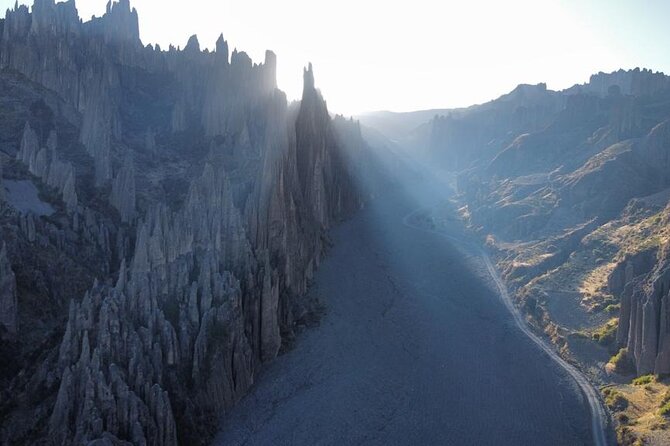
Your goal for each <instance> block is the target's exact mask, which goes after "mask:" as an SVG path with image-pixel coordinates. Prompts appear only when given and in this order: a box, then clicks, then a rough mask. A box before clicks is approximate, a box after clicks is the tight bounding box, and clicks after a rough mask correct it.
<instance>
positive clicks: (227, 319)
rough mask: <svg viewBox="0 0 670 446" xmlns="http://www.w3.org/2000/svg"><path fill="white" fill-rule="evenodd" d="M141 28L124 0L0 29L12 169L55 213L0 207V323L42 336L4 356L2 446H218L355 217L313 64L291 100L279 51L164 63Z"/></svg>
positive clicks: (68, 5) (53, 11) (221, 46)
mask: <svg viewBox="0 0 670 446" xmlns="http://www.w3.org/2000/svg"><path fill="white" fill-rule="evenodd" d="M138 30H139V28H138V16H137V13H136V11H135V10H134V9H131V7H130V4H129V2H128V1H127V0H121V1H119V2H115V3H112V2H110V3H109V4H108V7H107V10H106V13H105V15H104V16H102V17H99V18H93V19H92V20H90V21H88V22H82V21H80V20H79V18H78V16H77V12H76V9H75V7H74V2H73V1H68V2H65V3H55V2H54V0H39V1H36V2H35V5H34V7H33V9H32V12H30V11H29V10H28V8H26V7H25V6H17V7H16V8H14V9H13V10H10V11H8V13H7V16H6V18H5V20H4V21H3V22H2V39H1V41H0V65H1V66H2V68H3V69H4V71H3V72H2V73H1V74H0V89H2V88H4V89H2V91H3V92H4V94H8V95H14V96H16V97H15V98H14V99H15V101H17V102H18V103H20V104H26V106H25V107H24V108H20V109H18V110H15V111H13V112H12V113H8V115H7V116H8V117H9V118H10V119H9V120H8V127H9V128H11V129H12V135H13V136H14V141H15V143H14V144H13V145H9V146H8V147H7V149H6V154H7V155H9V157H8V159H9V160H10V163H9V165H8V167H7V169H6V172H5V176H11V178H12V181H16V183H17V184H18V185H19V186H21V187H23V186H25V185H26V184H28V183H30V184H34V185H35V187H37V189H38V191H39V197H40V200H46V201H47V202H48V203H49V204H50V205H51V206H52V207H53V209H54V210H55V212H54V213H53V214H52V215H50V216H48V218H47V216H39V215H36V214H35V213H32V212H30V211H20V210H18V209H16V208H14V207H13V206H12V205H11V204H10V203H5V202H1V203H0V206H2V210H3V213H2V219H1V221H0V222H1V223H2V225H1V228H2V236H3V240H6V243H7V244H8V247H9V248H10V249H8V252H10V253H11V255H6V254H5V250H4V249H3V251H2V253H3V254H2V256H0V273H1V275H0V280H2V283H3V284H5V282H7V283H10V282H12V281H13V280H15V282H16V287H15V291H14V292H13V294H7V293H5V294H6V295H5V294H1V295H0V297H1V301H2V303H3V313H2V314H3V320H2V321H1V322H2V324H4V325H5V326H6V327H10V328H11V330H9V329H8V331H12V330H13V331H14V332H16V327H17V325H16V323H15V322H14V321H15V320H16V319H17V318H18V320H19V322H20V323H19V324H18V334H19V336H20V335H22V334H23V335H25V334H26V332H22V330H23V327H25V326H34V327H38V329H36V331H35V336H29V337H26V340H25V341H21V342H17V343H16V344H12V346H10V347H11V348H9V347H8V349H7V350H5V349H4V347H3V349H1V350H2V351H1V352H0V353H1V354H2V355H3V356H8V355H13V356H14V357H16V358H17V360H16V361H15V364H13V365H11V366H10V365H7V366H6V367H5V368H3V370H2V371H3V374H2V376H7V377H8V378H6V379H5V378H3V381H2V386H3V387H2V388H3V390H4V389H11V391H9V390H8V391H7V393H6V394H7V395H9V396H10V398H8V399H6V400H5V401H3V402H2V403H1V404H0V413H2V414H3V416H2V420H3V421H2V430H1V431H0V432H1V436H0V439H1V440H0V441H2V442H35V441H46V439H50V440H51V441H53V442H55V443H58V444H88V443H90V442H93V444H98V443H99V444H110V443H111V444H124V443H123V442H129V443H132V444H161V445H162V444H165V445H171V444H177V443H178V442H180V443H182V444H198V443H202V442H206V441H207V439H208V438H209V435H210V434H211V433H212V430H213V429H214V428H215V426H214V425H213V422H215V421H216V420H217V419H218V418H219V417H220V416H221V415H222V414H224V413H225V411H226V410H228V409H229V408H230V407H231V406H232V405H233V404H234V403H235V402H236V401H238V400H239V399H240V398H241V397H242V396H243V395H244V394H245V392H246V391H247V390H248V389H249V387H250V386H251V385H252V384H253V382H254V379H255V375H256V373H257V371H258V370H259V368H260V367H261V365H262V363H263V362H265V361H269V360H271V359H273V358H274V357H275V356H276V355H277V354H278V353H279V351H280V349H281V348H282V346H283V345H284V343H285V339H286V338H287V337H291V336H293V331H294V328H295V326H296V324H297V323H298V322H299V321H300V320H301V319H303V318H305V317H306V315H307V314H308V313H309V312H310V311H311V310H312V309H311V305H312V304H311V303H310V302H307V301H306V300H304V299H302V296H303V295H304V293H305V292H306V290H307V288H308V285H309V283H310V281H311V279H312V277H313V274H314V271H315V270H316V268H317V267H318V265H319V263H320V261H321V259H322V256H323V255H324V252H325V249H326V247H327V246H328V241H327V231H328V229H329V228H330V227H332V225H333V224H334V223H335V222H336V221H338V220H339V219H342V218H344V217H346V216H347V215H348V214H349V213H351V212H353V211H354V210H356V209H357V208H358V207H359V206H360V204H361V198H360V197H359V195H358V192H357V190H356V188H355V187H354V184H353V182H352V180H351V174H350V167H351V166H350V163H351V161H352V160H354V159H356V157H357V156H358V154H357V153H356V152H359V151H361V150H364V149H365V145H364V143H362V140H361V137H360V129H358V128H357V125H356V124H355V123H354V122H350V121H345V120H342V122H338V125H333V122H332V121H331V118H330V116H329V114H328V110H327V107H326V103H325V101H324V100H323V98H322V96H321V94H320V92H319V91H318V90H317V89H316V88H315V82H314V74H313V71H312V68H311V66H310V67H309V68H308V69H306V70H305V79H304V81H305V85H304V92H303V98H302V100H301V101H300V102H299V103H295V104H291V105H289V104H288V103H287V100H286V97H285V95H284V94H283V93H282V92H281V91H279V90H277V88H276V79H275V73H276V57H275V55H274V54H273V53H272V52H270V51H268V52H267V53H266V56H265V61H264V63H262V64H254V63H253V62H252V61H251V59H250V58H249V57H248V56H247V55H246V54H245V53H243V52H239V51H237V50H234V51H233V52H232V54H230V55H229V49H228V44H227V42H226V41H225V40H224V39H223V37H220V38H219V40H218V41H217V42H216V51H214V52H209V51H207V50H205V51H201V49H200V43H199V42H198V39H197V37H195V36H193V37H191V38H190V39H189V42H188V43H187V45H186V46H185V48H184V50H183V51H182V50H177V49H175V48H172V47H171V48H170V49H169V50H168V51H163V50H161V49H160V48H159V47H158V46H156V47H152V46H146V47H145V46H143V45H142V43H141V42H140V40H139V31H138ZM45 67H47V68H45ZM4 85H7V87H6V88H5V87H4ZM0 102H1V101H0ZM1 106H2V104H0V107H1ZM340 134H346V135H347V136H346V137H341V136H340ZM17 187H18V186H17ZM26 187H27V186H26ZM31 187H32V186H31ZM19 189H20V188H19ZM9 257H11V266H12V268H13V271H14V273H15V279H14V276H12V275H11V274H10V273H11V272H12V269H10V268H9V264H10V263H9V262H10V260H8V259H9ZM10 279H11V280H10ZM3 290H4V287H3ZM12 299H14V300H12ZM16 299H18V303H19V304H21V305H19V307H18V308H21V309H23V308H25V311H23V310H21V311H19V312H18V313H17V312H16V311H14V310H12V311H7V312H5V308H8V309H10V307H11V305H10V303H11V302H14V303H16V301H17V300H16ZM40 305H42V306H43V307H40ZM15 307H16V306H15V305H14V307H12V308H15ZM42 308H43V309H44V310H45V311H42ZM47 308H48V311H46V309H47ZM5 315H7V317H5ZM24 321H25V322H26V323H25V324H24V323H23V322H24ZM37 337H40V338H41V339H37ZM17 404H18V405H20V410H19V409H17V407H18V406H17ZM95 442H98V443H95Z"/></svg>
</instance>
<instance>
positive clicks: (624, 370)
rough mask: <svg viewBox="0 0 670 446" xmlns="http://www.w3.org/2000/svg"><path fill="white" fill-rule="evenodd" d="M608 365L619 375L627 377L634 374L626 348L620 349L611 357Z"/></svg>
mask: <svg viewBox="0 0 670 446" xmlns="http://www.w3.org/2000/svg"><path fill="white" fill-rule="evenodd" d="M610 364H612V366H613V367H614V371H615V372H616V373H618V374H620V375H628V374H630V373H634V372H635V365H634V364H633V360H632V359H631V358H630V356H629V355H628V349H627V348H622V349H621V350H619V352H618V353H617V354H616V355H614V356H612V359H610Z"/></svg>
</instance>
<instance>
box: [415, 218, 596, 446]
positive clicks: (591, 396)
mask: <svg viewBox="0 0 670 446" xmlns="http://www.w3.org/2000/svg"><path fill="white" fill-rule="evenodd" d="M423 210H425V208H419V209H415V210H414V211H412V212H410V213H409V214H407V215H406V216H405V218H404V219H403V224H405V225H406V226H408V227H410V228H414V229H416V230H419V231H425V232H431V233H434V234H438V235H441V236H443V237H445V238H447V239H449V240H450V241H451V242H453V243H455V244H460V245H462V246H463V247H464V248H466V249H467V248H469V249H471V250H474V251H475V252H477V254H478V255H479V256H480V257H481V259H482V260H483V261H484V264H485V265H486V269H487V270H488V272H489V275H490V276H491V279H492V280H493V281H494V283H495V285H496V288H498V294H499V296H500V299H501V300H502V302H503V303H504V304H505V307H507V310H508V311H509V312H510V314H511V315H512V316H513V317H514V322H515V324H516V326H517V327H518V328H519V330H521V331H522V332H523V333H524V334H525V335H526V336H528V338H530V339H531V340H532V341H533V342H534V343H535V344H536V345H537V346H538V347H539V348H540V349H541V350H542V351H543V352H545V353H546V354H547V356H549V357H550V358H551V360H552V361H554V362H555V363H556V365H558V366H559V367H561V368H562V369H563V370H565V371H566V372H567V373H568V374H569V375H570V376H571V377H572V378H573V379H574V380H575V382H576V383H577V384H578V385H579V388H580V389H581V391H582V393H583V394H584V397H585V398H586V400H587V402H588V404H589V409H590V412H591V434H592V436H593V443H594V445H595V446H607V445H608V444H609V442H608V440H607V438H608V435H607V426H608V424H609V417H608V415H607V411H606V410H605V408H604V406H603V400H602V398H601V397H600V394H599V392H598V390H596V389H595V387H594V386H593V384H591V382H590V381H589V380H588V379H587V378H586V377H585V376H584V374H582V373H581V372H580V371H579V370H578V369H577V368H576V367H575V366H573V365H572V364H570V363H568V362H567V361H566V360H564V359H563V358H562V357H561V356H560V355H559V354H558V353H557V352H556V350H555V349H554V348H553V347H552V346H550V345H549V344H548V343H547V342H546V341H544V340H543V339H541V338H540V337H539V336H537V335H536V334H535V333H534V332H533V331H532V330H531V328H530V327H529V326H528V324H527V323H526V321H525V320H524V319H523V315H522V314H521V311H520V310H519V308H517V307H516V305H514V302H513V301H512V297H511V296H510V294H509V290H508V289H507V286H506V285H505V283H504V282H503V280H502V277H501V276H500V273H499V272H498V269H497V268H496V267H495V266H494V265H493V262H492V261H491V256H489V254H488V253H487V252H486V251H485V250H484V249H482V248H481V247H480V246H477V245H476V244H475V243H473V242H464V241H463V240H462V239H460V238H458V237H454V236H451V235H449V234H446V233H444V232H441V231H437V230H434V229H429V228H424V227H421V226H419V225H414V224H412V223H410V220H411V219H412V217H413V216H414V215H416V214H417V213H419V212H421V211H423Z"/></svg>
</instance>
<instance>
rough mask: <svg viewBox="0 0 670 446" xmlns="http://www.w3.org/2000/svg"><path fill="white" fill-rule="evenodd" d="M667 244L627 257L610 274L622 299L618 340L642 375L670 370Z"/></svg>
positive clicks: (664, 372)
mask: <svg viewBox="0 0 670 446" xmlns="http://www.w3.org/2000/svg"><path fill="white" fill-rule="evenodd" d="M668 248H669V247H668V246H667V245H666V246H664V247H663V249H661V250H660V251H659V252H658V253H657V252H656V251H646V252H643V253H642V254H639V255H637V256H632V257H630V258H627V259H626V260H625V261H622V262H621V263H620V266H619V267H618V268H617V269H616V270H615V271H613V273H612V275H611V276H610V289H611V290H612V291H613V292H615V293H616V294H617V295H618V296H620V299H621V314H620V319H619V328H618V331H617V343H618V344H619V346H621V347H625V348H626V349H627V352H628V355H629V356H630V358H631V359H632V360H633V362H634V365H635V369H636V371H637V373H638V374H640V375H645V374H648V373H655V374H658V375H665V374H668V373H670V321H669V318H670V310H669V307H668V305H670V301H669V296H668V295H669V290H670V264H669V263H668V260H669V258H668Z"/></svg>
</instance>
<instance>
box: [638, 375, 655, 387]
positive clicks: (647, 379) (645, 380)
mask: <svg viewBox="0 0 670 446" xmlns="http://www.w3.org/2000/svg"><path fill="white" fill-rule="evenodd" d="M654 381H656V378H655V377H654V375H642V376H640V377H637V378H635V379H634V380H633V385H635V386H643V385H645V384H650V383H653V382H654Z"/></svg>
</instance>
